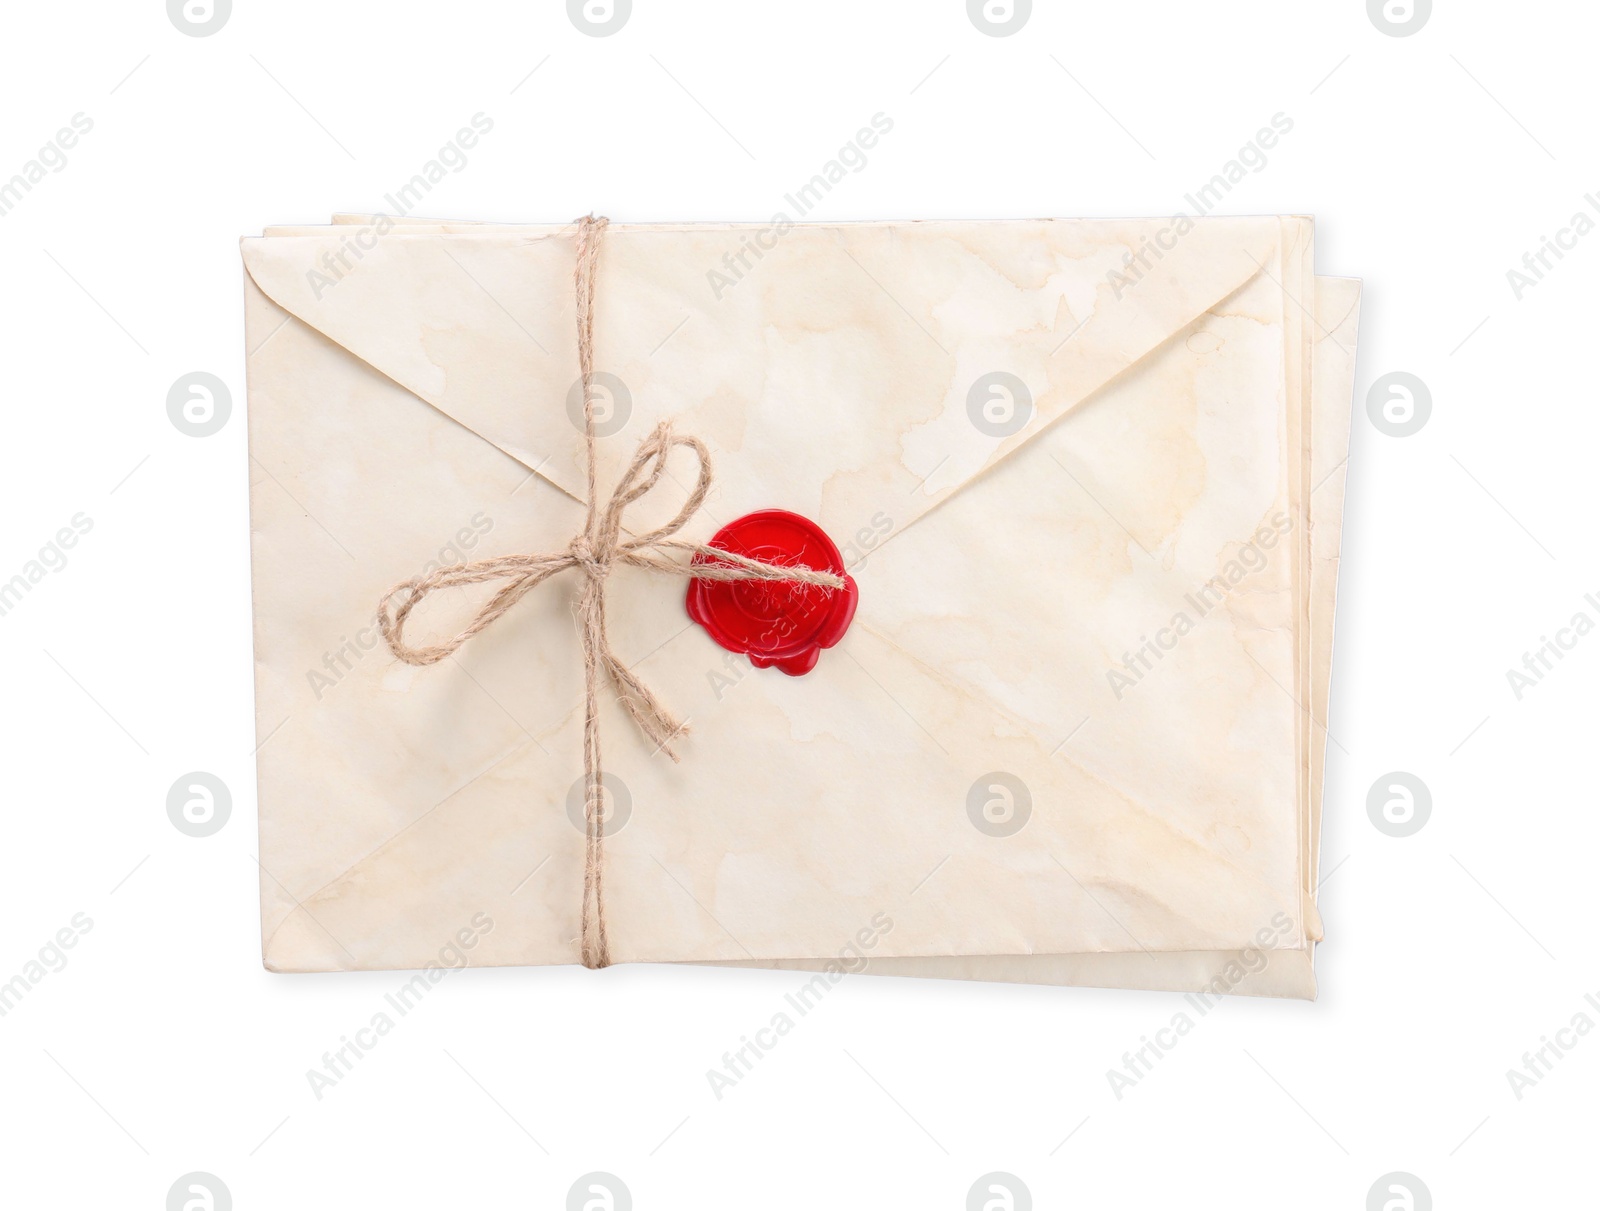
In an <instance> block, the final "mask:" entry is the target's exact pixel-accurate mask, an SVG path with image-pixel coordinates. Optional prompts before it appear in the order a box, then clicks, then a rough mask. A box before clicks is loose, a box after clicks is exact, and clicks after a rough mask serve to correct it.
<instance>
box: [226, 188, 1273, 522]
mask: <svg viewBox="0 0 1600 1211" xmlns="http://www.w3.org/2000/svg"><path fill="white" fill-rule="evenodd" d="M1279 238H1280V228H1279V223H1278V220H1276V219H1272V218H1262V219H1202V220H1190V219H1186V218H1179V219H1173V220H1127V221H1123V220H1108V221H1079V220H1071V221H1063V220H1029V221H1019V222H996V223H899V224H895V223H872V224H866V223H863V224H844V225H832V226H825V225H799V226H795V225H785V224H773V225H768V226H765V227H762V226H756V225H709V224H707V225H691V226H668V225H659V226H637V227H634V226H623V225H613V226H612V228H611V229H610V230H609V232H608V233H607V236H606V244H605V247H604V251H603V253H602V260H601V266H600V283H599V288H598V303H597V319H596V344H597V348H598V351H599V363H600V369H601V370H602V372H603V375H602V378H603V380H604V386H603V392H604V393H605V395H606V398H605V400H604V402H603V404H602V407H603V409H605V411H606V414H607V416H609V417H613V418H614V424H611V425H607V426H604V427H603V432H604V433H605V434H606V445H605V447H604V449H603V454H602V462H603V464H609V465H611V466H616V465H619V464H620V463H622V462H623V461H625V460H626V458H627V457H628V456H629V455H631V453H632V450H633V448H634V446H635V445H636V444H637V442H638V440H639V439H640V438H641V437H642V436H643V435H644V434H645V433H646V432H648V431H649V427H650V426H651V425H653V424H654V423H655V422H656V421H657V420H660V419H666V418H669V417H670V418H674V419H675V421H676V423H677V424H678V425H679V427H680V429H681V430H683V431H685V432H692V433H694V434H696V435H697V436H699V437H701V438H702V439H703V440H705V441H706V442H707V443H708V444H710V445H711V447H712V448H713V449H714V450H717V451H719V452H720V453H722V454H724V455H728V457H723V458H721V459H720V460H719V467H718V474H719V491H718V495H717V497H714V498H713V506H712V508H711V510H710V511H709V512H708V517H709V520H712V521H714V520H716V519H717V518H719V517H722V518H724V519H725V516H726V515H737V514H738V513H740V512H744V511H749V510H752V509H757V508H765V507H774V506H777V507H785V508H792V509H795V510H796V511H799V512H803V513H805V514H807V515H808V516H812V517H816V518H818V519H819V520H821V521H822V523H823V525H824V526H825V527H828V528H829V529H830V531H831V532H834V533H836V534H837V535H840V536H844V535H848V534H850V533H852V532H855V531H857V530H859V529H860V528H861V527H862V526H863V525H867V524H869V521H870V519H873V518H881V517H884V516H886V517H888V518H889V519H890V520H891V521H892V523H893V525H894V526H895V528H903V527H904V526H905V525H908V524H910V522H912V521H914V520H915V519H916V518H917V517H919V516H921V515H922V514H923V513H925V512H927V511H928V510H929V509H931V508H933V507H934V506H935V505H937V504H938V503H939V502H940V501H941V500H943V499H945V498H946V497H948V496H949V495H950V494H951V493H953V492H955V491H958V490H959V489H960V487H961V486H962V485H963V484H965V483H966V482H968V481H970V480H971V479H972V478H973V477H974V476H976V475H979V474H982V473H983V472H984V471H985V470H986V469H988V468H989V467H991V466H993V465H994V464H996V463H998V462H1000V461H1001V460H1003V459H1004V458H1005V457H1006V456H1007V455H1008V454H1009V453H1010V452H1011V451H1013V450H1014V449H1016V448H1017V447H1019V446H1021V445H1022V444H1024V443H1026V442H1027V441H1029V440H1030V439H1031V438H1032V437H1033V436H1034V435H1035V434H1037V433H1039V432H1041V431H1042V430H1043V429H1044V428H1046V427H1048V426H1049V425H1050V424H1051V423H1053V422H1054V421H1056V420H1057V419H1059V418H1060V417H1061V416H1062V415H1064V414H1065V413H1066V412H1068V411H1070V410H1071V409H1072V408H1074V407H1076V406H1077V405H1078V404H1080V403H1082V402H1083V401H1084V400H1085V399H1087V398H1088V397H1089V396H1090V395H1092V394H1093V393H1094V392H1095V391H1096V390H1098V389H1099V388H1100V387H1102V386H1104V385H1105V384H1106V383H1107V382H1109V381H1111V380H1112V379H1113V378H1115V377H1116V376H1117V375H1119V374H1121V373H1123V372H1125V371H1127V370H1128V369H1130V368H1131V367H1133V366H1135V365H1137V364H1138V363H1139V361H1140V359H1141V358H1143V357H1144V356H1145V355H1146V354H1148V353H1149V352H1150V351H1151V350H1153V349H1155V348H1156V347H1158V346H1159V345H1160V344H1161V343H1162V342H1164V341H1166V340H1168V339H1170V338H1171V337H1172V336H1173V335H1174V334H1176V333H1178V332H1180V331H1182V330H1183V329H1184V328H1185V327H1187V326H1188V325H1190V324H1191V323H1192V322H1193V321H1194V320H1195V318H1196V317H1197V316H1200V315H1202V314H1204V313H1205V312H1206V311H1207V309H1209V308H1211V307H1212V306H1213V305H1215V304H1216V303H1218V302H1219V301H1221V300H1223V299H1225V298H1227V297H1228V296H1229V295H1230V294H1232V293H1233V292H1235V291H1236V290H1237V289H1238V288H1239V287H1240V286H1241V285H1243V284H1244V283H1245V282H1246V281H1248V280H1250V279H1251V278H1252V277H1254V276H1256V275H1257V274H1258V273H1260V271H1261V266H1262V265H1264V264H1268V263H1270V261H1271V260H1272V259H1273V258H1274V257H1275V256H1276V248H1277V243H1278V240H1279ZM244 257H245V263H246V265H247V267H248V269H249V271H250V273H251V275H252V277H253V278H254V279H255V280H256V282H257V283H258V284H259V285H260V286H261V288H262V290H263V291H264V292H265V293H267V295H268V296H269V297H271V298H272V299H273V300H274V301H275V302H277V303H278V304H279V305H280V306H282V307H284V308H286V309H287V310H288V311H290V312H291V313H292V314H294V315H295V316H296V317H298V318H299V319H301V320H303V321H304V322H306V323H307V324H310V325H311V326H312V327H314V328H316V329H317V330H318V331H320V332H322V333H323V334H324V335H326V336H328V337H329V338H330V339H332V340H334V341H336V342H337V343H339V344H340V345H342V346H344V347H345V348H346V349H348V350H350V351H351V352H352V353H354V354H356V355H357V356H358V357H360V358H362V359H363V360H364V361H366V362H368V363H370V364H371V365H372V366H373V367H374V368H375V369H376V370H378V371H379V372H381V373H383V374H384V375H386V376H388V377H389V378H391V379H393V380H394V381H396V382H398V383H400V384H401V385H403V386H404V387H406V388H407V389H408V390H410V391H412V392H414V393H415V394H417V395H419V396H420V397H422V398H423V399H424V400H426V401H427V402H428V403H430V404H432V405H433V406H434V407H436V408H438V409H439V410H441V411H442V412H444V413H446V414H447V415H449V416H451V417H453V418H454V419H456V420H457V421H459V422H460V423H462V424H464V425H466V426H467V427H469V428H470V429H472V430H473V431H474V432H476V433H478V434H480V435H482V436H483V437H484V438H486V439H487V440H489V441H490V442H492V443H493V444H494V445H496V446H498V447H499V448H500V449H502V450H504V451H505V452H506V453H508V454H510V455H511V456H512V457H514V458H516V459H518V460H520V461H521V462H523V463H524V464H525V465H527V466H528V467H529V468H537V469H538V470H539V472H540V474H542V475H544V476H545V477H546V478H548V479H550V480H551V482H553V483H555V484H556V485H557V486H559V487H561V488H562V489H563V490H565V491H566V492H568V493H569V494H571V495H573V496H574V497H577V498H581V497H582V494H583V472H582V462H581V458H580V441H579V433H578V424H577V421H576V419H575V416H576V414H577V408H581V402H580V401H575V400H574V396H573V392H574V384H575V382H576V380H577V377H578V367H577V358H576V341H575V338H574V335H573V302H572V297H571V296H572V271H573V264H572V260H573V241H572V238H571V229H570V228H553V227H551V228H488V227H485V228H483V229H481V231H479V230H472V229H470V228H465V227H454V228H451V229H450V230H449V231H448V232H446V231H444V230H442V229H440V228H435V227H425V226H408V225H404V224H398V225H390V226H385V224H384V221H383V220H378V221H375V222H374V223H373V224H371V225H367V226H357V225H345V226H342V227H339V228H337V229H334V230H333V233H332V234H328V235H318V236H299V235H296V236H281V237H273V238H270V239H255V240H246V241H245V242H244ZM863 411H866V412H868V413H870V414H872V416H873V418H874V423H871V424H866V425H863V424H862V423H861V420H860V414H861V413H862V412H863ZM846 414H848V416H849V423H848V424H844V423H839V418H840V417H841V416H843V415H846ZM839 433H846V434H848V435H849V442H848V443H846V444H841V443H840V442H838V441H836V440H834V438H833V437H832V436H830V435H836V434H839Z"/></svg>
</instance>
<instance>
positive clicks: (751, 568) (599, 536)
mask: <svg viewBox="0 0 1600 1211" xmlns="http://www.w3.org/2000/svg"><path fill="white" fill-rule="evenodd" d="M606 226H607V220H606V219H603V218H598V219H597V218H595V217H594V216H593V215H590V216H589V217H587V218H584V219H580V220H579V222H578V235H577V271H576V273H575V275H574V276H575V282H576V287H577V303H578V307H577V314H578V365H579V368H580V370H581V372H582V376H583V380H582V381H583V431H584V433H583V435H584V445H585V449H586V452H587V456H588V457H587V464H588V489H589V491H588V514H587V517H586V519H585V521H584V526H583V530H582V532H581V533H579V534H578V535H577V537H575V538H574V539H573V540H572V541H571V542H570V543H568V544H567V547H566V549H565V550H563V551H552V552H547V553H545V554H538V555H503V556H500V557H499V558H495V559H481V560H478V561H477V562H475V563H461V564H455V565H453V566H451V567H448V568H440V569H439V570H438V571H436V572H432V573H429V574H428V575H426V576H418V577H416V578H414V579H412V580H407V581H403V582H401V583H400V584H397V585H395V586H394V587H393V588H392V589H390V590H389V591H388V592H387V593H386V594H384V596H383V600H382V601H380V602H379V603H378V625H379V628H380V629H381V630H382V632H383V638H384V640H385V641H386V642H387V643H388V645H389V650H390V651H391V652H393V653H394V654H395V656H396V657H397V658H398V659H400V660H403V661H404V662H405V663H407V664H415V665H427V664H437V663H438V662H439V661H441V660H443V659H444V658H445V657H446V656H449V655H450V654H451V653H453V652H455V651H456V650H457V649H458V648H460V647H461V646H462V645H463V644H464V643H466V642H467V640H469V639H471V638H472V637H473V636H474V635H476V634H477V633H478V632H479V631H482V630H484V629H485V628H486V627H488V626H489V625H490V624H492V623H493V622H494V621H495V620H496V619H498V618H499V617H500V616H501V615H502V614H504V613H505V612H506V611H507V610H509V609H510V608H511V607H512V606H514V605H516V604H517V602H519V601H521V600H522V599H523V598H524V597H526V596H527V595H528V594H529V593H531V592H532V591H533V590H534V589H535V588H537V587H538V586H539V585H541V584H543V583H544V582H545V581H546V580H548V579H549V578H550V577H552V576H554V575H556V574H557V573H558V572H565V571H567V570H568V569H569V568H570V569H577V570H580V571H581V572H582V573H583V589H582V591H581V593H580V594H579V597H578V603H577V615H578V625H579V632H580V636H581V639H582V645H583V665H584V678H583V694H584V713H583V776H584V809H583V818H584V835H585V845H584V864H583V909H582V914H581V920H582V937H581V939H580V953H581V954H582V957H583V965H584V966H585V967H605V966H607V965H608V964H609V963H610V962H611V955H610V947H609V944H608V942H607V937H606V918H605V897H604V894H603V874H604V870H603V867H604V857H605V830H604V821H603V820H602V819H601V810H602V803H603V800H602V791H601V786H602V782H601V768H600V703H599V699H600V674H601V671H602V670H604V672H605V675H606V676H607V678H609V680H610V682H611V684H612V687H613V688H614V689H615V690H616V693H617V697H618V699H619V700H620V701H621V703H622V705H623V706H624V707H626V708H627V711H628V713H629V714H630V715H632V716H633V720H634V722H635V723H637V724H638V725H639V729H640V730H641V731H642V732H644V734H645V736H647V737H648V738H649V739H650V741H651V742H652V743H654V744H655V746H656V748H657V750H658V751H660V752H664V753H666V754H667V755H668V756H669V757H671V758H672V760H674V761H677V760H678V755H677V753H676V752H675V751H674V750H673V747H672V742H673V741H674V740H675V739H676V738H677V737H678V736H680V735H682V734H683V733H684V732H686V731H688V727H687V726H686V725H685V724H682V723H680V722H678V720H677V718H676V717H675V716H674V715H673V714H672V712H671V711H669V710H668V709H667V708H666V707H665V706H664V705H662V703H661V701H660V700H659V699H658V698H657V697H656V696H655V694H653V693H652V692H651V691H650V688H649V687H648V686H647V685H645V684H644V682H643V681H641V680H640V679H639V677H638V676H637V675H636V674H635V673H634V672H633V670H632V669H630V668H629V667H628V666H627V665H625V664H624V663H623V662H622V661H621V660H620V659H619V658H618V656H617V654H616V652H614V651H613V650H612V648H611V642H610V640H609V639H608V637H607V635H606V591H605V585H606V578H607V577H608V576H609V575H610V573H611V569H612V568H614V567H615V566H617V565H618V564H626V565H628V566H630V567H636V568H649V569H651V570H653V571H656V572H664V573H666V574H667V575H669V576H687V577H691V578H695V579H700V580H724V581H731V580H767V581H786V582H790V583H797V584H806V585H816V586H820V587H822V588H826V589H838V588H842V587H843V585H844V581H843V580H842V579H841V578H840V577H838V576H835V575H833V574H832V573H829V572H819V571H816V570H814V569H811V568H806V567H795V566H791V565H784V564H774V563H764V562H762V561H761V560H759V559H751V558H749V557H747V556H744V555H740V554H737V553H735V552H732V551H724V550H722V549H720V548H717V547H708V546H704V545H702V544H701V543H696V542H685V541H683V540H682V539H678V538H674V537H673V535H675V534H676V533H677V532H678V531H679V530H681V529H683V527H684V526H685V525H686V524H687V523H688V521H689V519H690V518H691V517H693V516H694V515H695V514H696V513H697V512H699V510H700V506H701V505H702V504H704V503H705V498H706V494H707V493H708V492H709V491H710V490H711V453H710V451H709V450H707V449H706V446H705V443H704V442H702V441H701V440H700V439H699V438H697V437H683V436H679V435H677V434H675V433H673V431H672V426H671V424H670V423H669V422H667V421H662V422H661V423H660V424H658V425H657V426H656V427H655V428H654V429H653V430H652V431H651V432H650V435H649V436H648V437H646V438H645V439H644V441H642V442H641V443H639V448H638V450H637V451H635V453H634V456H633V462H632V463H631V464H629V466H628V469H627V471H626V472H624V474H623V476H622V478H621V480H620V481H619V482H618V483H617V486H616V489H615V491H613V492H612V494H611V499H610V500H608V501H607V502H606V503H605V505H604V506H603V507H602V506H601V504H600V500H599V491H598V489H597V486H596V480H597V478H598V475H597V454H596V443H595V421H594V279H595V266H596V263H597V261H598V259H599V253H600V240H601V237H602V236H603V235H604V233H605V229H606ZM676 446H683V447H685V448H687V449H689V450H692V451H693V452H694V455H695V458H696V459H697V460H698V462H699V467H700V471H699V475H698V477H697V480H696V483H695V488H694V491H693V492H692V493H691V494H690V495H689V499H688V500H687V501H685V502H684V506H683V508H682V509H680V510H679V511H678V515H677V516H676V517H674V518H673V519H672V520H671V521H669V522H668V523H667V524H666V525H664V526H660V527H658V528H657V529H654V530H651V531H650V532H649V533H647V534H641V535H639V536H637V537H632V538H629V537H624V533H625V531H624V529H623V525H622V515H623V513H624V511H626V509H627V507H628V506H629V505H630V504H632V503H633V502H634V501H636V500H638V499H639V498H640V497H641V496H643V495H645V494H646V493H647V492H649V491H650V490H651V489H652V488H654V487H655V486H656V484H657V483H659V482H660V480H661V477H662V475H663V474H664V473H665V472H666V469H667V456H668V455H669V454H670V453H671V452H672V450H673V448H674V447H676ZM675 552H688V553H689V555H690V560H681V559H674V558H670V554H671V553H675ZM695 555H701V556H704V557H706V558H708V559H709V560H711V561H712V562H708V563H694V562H692V559H693V556H695ZM488 581H504V582H505V583H504V584H503V585H502V586H501V588H500V590H499V591H498V592H497V593H496V594H495V595H494V596H493V597H492V598H491V599H490V600H489V602H488V603H487V604H486V605H484V607H483V608H482V609H481V610H479V611H478V614H477V616H476V617H475V618H473V620H472V621H471V622H470V623H468V624H467V626H466V627H465V628H464V629H463V630H462V631H461V632H460V633H459V634H457V635H456V636H455V637H454V638H453V639H448V640H446V641H445V642H443V643H438V644H433V645H430V646H426V647H411V646H410V645H408V644H407V643H406V642H405V640H404V638H403V636H402V632H403V631H404V629H405V624H406V619H407V618H409V617H410V615H411V611H412V610H414V609H415V608H416V607H417V604H418V603H419V602H421V601H422V599H423V598H425V597H426V596H427V595H428V594H429V593H432V592H434V591H435V590H437V589H446V588H454V587H456V586H459V585H468V584H482V583H485V582H488Z"/></svg>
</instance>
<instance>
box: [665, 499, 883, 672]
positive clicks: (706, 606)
mask: <svg viewBox="0 0 1600 1211" xmlns="http://www.w3.org/2000/svg"><path fill="white" fill-rule="evenodd" d="M706 545H707V546H712V547H718V548H720V549H721V550H724V551H732V552H733V553H734V554H736V555H744V556H747V557H748V558H750V559H759V560H761V561H762V562H763V563H777V564H789V565H791V566H795V567H803V568H815V569H816V570H818V571H821V572H832V573H834V574H835V575H837V576H843V577H844V588H842V589H828V588H824V587H823V586H821V585H810V584H798V583H795V582H793V581H780V580H698V579H696V580H691V581H690V582H689V595H688V600H687V602H686V603H685V604H686V605H687V606H688V608H689V617H690V618H693V619H694V620H695V621H696V622H698V623H699V624H700V625H701V626H703V627H704V628H705V629H706V633H707V634H709V635H710V636H711V638H712V639H714V640H716V641H717V642H718V643H719V644H721V645H722V646H723V647H725V648H727V649H728V650H729V651H730V652H743V653H745V654H746V655H748V656H749V657H750V663H751V664H753V665H755V666H756V668H758V669H765V668H772V667H774V666H776V667H777V668H779V669H782V670H783V671H784V672H785V673H788V674H789V675H790V676H791V677H798V676H800V675H801V674H802V673H809V672H810V671H811V670H812V669H814V668H816V666H817V658H818V657H819V656H820V655H821V654H822V649H823V648H831V647H832V646H833V645H834V644H836V643H838V642H839V640H841V639H843V638H844V633H845V631H847V630H849V628H850V620H851V619H852V618H854V617H855V616H856V602H857V600H858V598H859V597H860V591H859V590H858V589H857V588H856V582H855V581H854V580H853V579H852V578H851V577H849V576H847V575H846V574H845V570H844V559H843V558H842V557H841V556H840V554H839V548H838V547H836V546H834V545H833V540H832V539H831V538H829V537H828V536H827V534H825V533H824V532H823V530H822V527H821V526H819V525H817V524H816V523H815V522H814V521H810V520H808V519H807V518H804V517H801V516H800V515H799V514H798V513H788V512H785V511H784V510H782V509H763V510H762V511H761V512H759V513H747V514H745V515H744V516H743V517H741V518H739V519H738V520H736V521H731V522H729V523H728V524H727V525H725V526H723V527H722V529H720V530H718V531H717V533H716V535H715V536H714V537H713V538H712V539H711V541H710V542H709V543H707V544H706ZM693 562H694V563H696V564H707V563H714V562H715V557H714V556H710V555H704V554H698V555H696V556H695V557H694V560H693Z"/></svg>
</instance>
